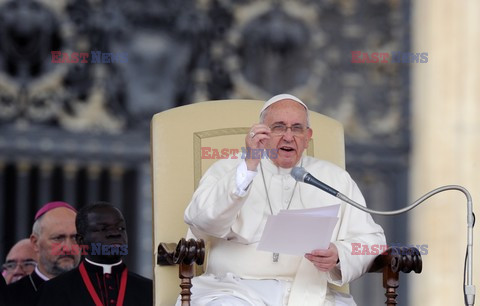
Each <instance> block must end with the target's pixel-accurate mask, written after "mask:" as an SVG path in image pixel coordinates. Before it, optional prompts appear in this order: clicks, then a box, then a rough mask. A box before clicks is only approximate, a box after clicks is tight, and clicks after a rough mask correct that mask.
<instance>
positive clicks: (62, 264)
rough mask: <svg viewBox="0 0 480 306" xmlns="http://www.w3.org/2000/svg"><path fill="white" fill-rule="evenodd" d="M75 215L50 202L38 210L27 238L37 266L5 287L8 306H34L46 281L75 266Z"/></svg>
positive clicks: (63, 205) (66, 206) (61, 204)
mask: <svg viewBox="0 0 480 306" xmlns="http://www.w3.org/2000/svg"><path fill="white" fill-rule="evenodd" d="M76 215H77V211H76V209H75V208H73V207H72V206H70V205H69V204H68V203H65V202H50V203H47V204H45V205H44V206H43V207H42V208H40V209H39V210H38V212H37V213H36V215H35V218H34V220H35V221H34V223H33V227H32V234H31V235H30V241H31V243H32V245H33V248H34V250H35V252H36V253H37V256H38V264H37V266H36V267H35V270H34V271H33V272H32V273H31V274H29V275H27V276H26V277H23V278H22V279H20V280H19V281H17V282H15V283H13V284H10V285H8V286H7V289H6V291H7V298H8V299H9V301H10V304H11V305H28V306H31V305H36V303H37V299H38V296H39V290H40V287H41V286H43V284H44V283H45V282H46V281H48V280H49V279H52V278H54V277H56V276H58V275H60V274H62V273H64V272H67V271H70V270H72V269H73V268H75V267H76V266H77V265H78V263H79V261H80V252H78V245H77V243H76V239H75V238H76V234H77V230H76V228H75V217H76Z"/></svg>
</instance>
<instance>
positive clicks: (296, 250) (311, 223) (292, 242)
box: [257, 204, 340, 256]
mask: <svg viewBox="0 0 480 306" xmlns="http://www.w3.org/2000/svg"><path fill="white" fill-rule="evenodd" d="M339 208H340V205H339V204H338V205H331V206H326V207H320V208H313V209H300V210H287V211H285V210H283V211H280V213H279V214H278V215H276V216H269V217H268V219H267V223H266V225H265V229H264V231H263V234H262V238H261V239H260V242H259V243H258V246H257V250H259V251H267V252H274V253H283V254H290V255H299V256H303V255H304V254H305V253H309V252H311V251H313V250H315V249H327V248H328V245H329V244H330V240H331V238H332V233H333V229H334V228H335V225H336V224H337V221H338V217H337V214H338V210H339Z"/></svg>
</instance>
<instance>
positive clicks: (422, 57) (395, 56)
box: [351, 51, 428, 64]
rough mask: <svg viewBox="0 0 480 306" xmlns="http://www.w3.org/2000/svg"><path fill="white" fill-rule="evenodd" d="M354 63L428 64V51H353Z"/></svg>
mask: <svg viewBox="0 0 480 306" xmlns="http://www.w3.org/2000/svg"><path fill="white" fill-rule="evenodd" d="M351 53H352V63H355V64H363V63H369V64H370V63H398V64H426V63H428V52H421V53H412V52H398V51H393V52H392V53H388V52H370V53H368V52H362V51H352V52H351Z"/></svg>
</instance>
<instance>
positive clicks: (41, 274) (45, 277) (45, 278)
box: [35, 266, 50, 281]
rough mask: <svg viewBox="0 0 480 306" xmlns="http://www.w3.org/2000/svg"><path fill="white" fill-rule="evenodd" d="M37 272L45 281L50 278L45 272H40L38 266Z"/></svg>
mask: <svg viewBox="0 0 480 306" xmlns="http://www.w3.org/2000/svg"><path fill="white" fill-rule="evenodd" d="M35 273H37V275H38V276H39V277H40V278H41V279H43V280H44V281H48V280H49V279H50V278H48V276H46V275H45V274H43V273H42V272H40V270H39V269H38V266H36V267H35Z"/></svg>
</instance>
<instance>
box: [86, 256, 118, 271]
mask: <svg viewBox="0 0 480 306" xmlns="http://www.w3.org/2000/svg"><path fill="white" fill-rule="evenodd" d="M85 261H86V262H88V263H90V264H92V265H94V266H98V267H102V268H103V274H112V267H114V266H118V265H119V264H121V263H122V260H121V259H120V261H119V262H117V263H114V264H101V263H98V262H93V261H91V260H88V258H85Z"/></svg>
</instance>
